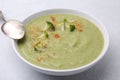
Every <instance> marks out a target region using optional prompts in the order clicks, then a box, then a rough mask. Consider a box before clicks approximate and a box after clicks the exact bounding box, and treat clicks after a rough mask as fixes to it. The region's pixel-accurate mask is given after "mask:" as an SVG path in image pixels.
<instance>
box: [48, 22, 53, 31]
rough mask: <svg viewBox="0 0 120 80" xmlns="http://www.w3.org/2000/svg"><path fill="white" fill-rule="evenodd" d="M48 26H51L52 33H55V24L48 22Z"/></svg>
mask: <svg viewBox="0 0 120 80" xmlns="http://www.w3.org/2000/svg"><path fill="white" fill-rule="evenodd" d="M46 23H47V25H48V26H49V29H50V31H55V26H54V25H53V23H51V22H49V21H46Z"/></svg>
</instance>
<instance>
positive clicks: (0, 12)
mask: <svg viewBox="0 0 120 80" xmlns="http://www.w3.org/2000/svg"><path fill="white" fill-rule="evenodd" d="M0 19H2V20H3V21H6V20H5V18H4V16H3V14H2V11H1V10H0Z"/></svg>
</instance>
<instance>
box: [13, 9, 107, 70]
mask: <svg viewBox="0 0 120 80" xmlns="http://www.w3.org/2000/svg"><path fill="white" fill-rule="evenodd" d="M49 11H53V12H54V11H65V12H68V13H67V14H69V12H74V13H82V14H84V15H85V16H87V17H89V18H91V19H92V20H94V21H96V22H97V23H98V24H99V25H100V27H101V28H102V30H103V31H104V32H103V31H102V30H100V31H101V32H102V34H103V36H104V38H103V39H104V46H103V49H102V51H101V53H100V55H99V56H98V57H97V58H96V59H94V60H93V61H91V62H90V63H88V64H86V65H83V66H81V67H77V68H73V69H63V70H56V69H49V68H44V67H40V66H37V65H35V64H32V63H31V62H29V61H27V60H26V59H25V58H23V57H22V56H21V55H20V53H19V51H18V50H17V44H16V41H17V40H12V44H13V49H14V50H15V52H16V54H17V55H18V57H19V58H20V59H21V60H23V61H24V62H25V63H27V64H29V65H30V66H32V67H34V68H37V69H40V70H43V71H50V72H71V71H77V70H81V69H85V68H87V67H89V66H92V65H94V64H96V63H97V62H98V61H99V60H101V58H102V57H103V56H104V55H105V53H106V51H107V49H108V47H109V35H108V32H107V30H106V28H105V26H104V25H103V24H102V23H101V22H100V21H99V20H98V19H96V18H95V17H94V16H92V15H90V14H88V13H87V12H85V11H80V10H73V9H63V8H55V9H47V10H42V11H40V12H37V13H35V14H33V15H30V16H28V17H27V18H26V19H25V20H27V19H28V18H30V17H31V16H34V15H36V14H40V13H45V12H49ZM70 14H71V13H70ZM48 15H49V14H48ZM77 16H80V15H77ZM83 18H84V17H83ZM25 20H23V22H24V21H25ZM88 20H89V19H88ZM94 24H95V23H94ZM95 25H96V24H95ZM97 27H98V26H97Z"/></svg>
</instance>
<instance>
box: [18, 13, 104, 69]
mask: <svg viewBox="0 0 120 80" xmlns="http://www.w3.org/2000/svg"><path fill="white" fill-rule="evenodd" d="M25 30H26V34H25V36H24V38H23V39H21V40H18V41H17V47H18V51H19V52H20V55H21V56H22V57H23V58H25V59H26V60H27V61H29V62H30V63H32V64H34V65H37V66H40V67H43V68H48V69H54V70H65V69H73V68H78V67H81V66H84V65H86V64H88V63H90V62H92V61H93V60H95V59H96V58H97V57H98V56H99V55H100V53H101V51H102V49H103V45H104V39H103V36H102V33H101V31H100V30H99V29H98V28H97V27H96V25H94V24H93V23H91V22H90V21H88V20H87V19H84V18H82V17H79V16H76V15H71V14H50V15H46V16H40V17H38V18H36V19H34V20H33V21H31V22H30V23H28V24H26V26H25Z"/></svg>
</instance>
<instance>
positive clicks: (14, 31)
mask: <svg viewBox="0 0 120 80" xmlns="http://www.w3.org/2000/svg"><path fill="white" fill-rule="evenodd" d="M0 18H1V19H2V20H3V21H4V24H3V25H2V27H1V30H2V32H3V33H4V34H5V35H6V36H8V37H10V38H12V39H21V38H23V37H24V35H25V30H24V27H23V24H22V23H21V22H20V21H17V20H12V19H11V20H8V21H6V20H5V19H4V17H3V15H2V11H0Z"/></svg>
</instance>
